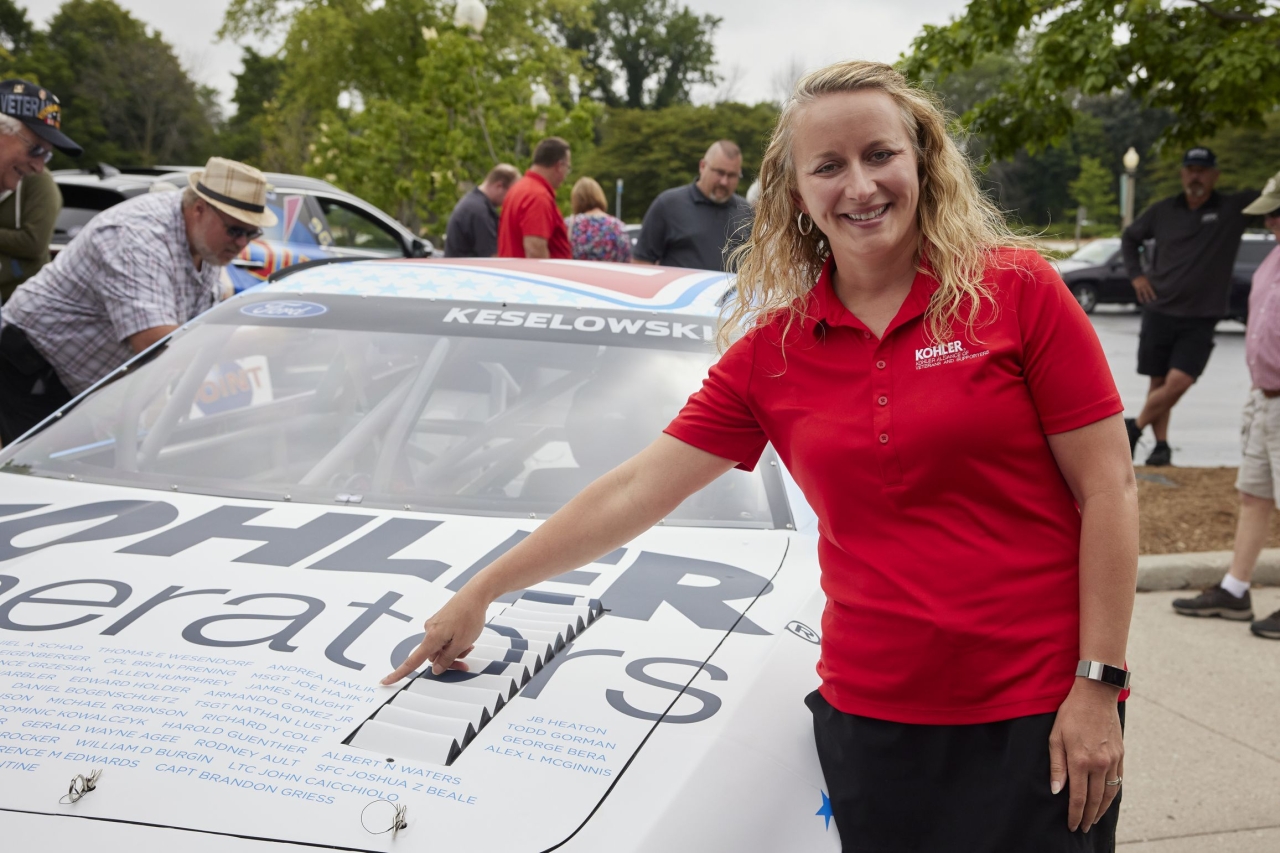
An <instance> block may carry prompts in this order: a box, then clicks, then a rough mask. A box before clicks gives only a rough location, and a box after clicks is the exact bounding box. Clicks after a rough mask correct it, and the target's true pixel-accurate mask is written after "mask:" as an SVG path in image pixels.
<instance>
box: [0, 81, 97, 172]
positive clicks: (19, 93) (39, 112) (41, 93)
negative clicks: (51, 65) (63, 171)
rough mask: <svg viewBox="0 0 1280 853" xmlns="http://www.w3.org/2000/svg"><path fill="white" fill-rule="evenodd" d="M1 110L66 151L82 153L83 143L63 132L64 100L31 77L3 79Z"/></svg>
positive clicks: (74, 154)
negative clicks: (30, 78) (32, 81)
mask: <svg viewBox="0 0 1280 853" xmlns="http://www.w3.org/2000/svg"><path fill="white" fill-rule="evenodd" d="M0 113H4V114H5V115H7V116H9V117H10V118H15V119H17V120H18V121H20V122H22V123H23V124H25V125H26V126H27V128H28V129H29V130H30V131H31V132H32V133H34V134H35V135H36V136H38V137H40V138H41V139H42V140H44V141H45V142H47V143H49V144H50V145H52V146H53V147H54V148H57V149H58V150H59V151H61V152H62V153H63V154H70V155H71V156H72V157H79V156H80V155H81V154H83V153H84V149H82V148H81V147H80V146H79V145H76V144H75V143H74V142H72V141H71V138H70V137H68V136H67V135H66V134H65V133H63V132H62V104H61V103H60V102H59V101H58V96H57V95H55V94H53V92H50V91H49V90H48V89H46V88H44V87H43V86H38V85H36V84H35V83H31V82H29V81H27V80H4V81H2V82H0Z"/></svg>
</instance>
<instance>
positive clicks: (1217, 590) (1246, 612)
mask: <svg viewBox="0 0 1280 853" xmlns="http://www.w3.org/2000/svg"><path fill="white" fill-rule="evenodd" d="M1173 609H1174V610H1175V611H1176V612H1177V613H1179V614H1181V615H1183V616H1221V617H1222V618H1223V619H1235V620H1237V621H1239V622H1245V621H1248V620H1250V619H1252V618H1253V601H1252V599H1250V598H1249V592H1248V591H1247V590H1246V591H1245V594H1244V595H1243V596H1241V597H1240V598H1236V597H1235V596H1234V595H1232V594H1231V593H1229V592H1227V591H1226V590H1225V589H1223V588H1222V587H1220V586H1211V587H1209V588H1208V589H1206V590H1205V591H1204V592H1202V593H1200V594H1199V595H1197V596H1196V597H1195V598H1175V599H1174V600H1173ZM1277 615H1280V614H1277Z"/></svg>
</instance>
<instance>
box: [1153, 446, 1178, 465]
mask: <svg viewBox="0 0 1280 853" xmlns="http://www.w3.org/2000/svg"><path fill="white" fill-rule="evenodd" d="M1172 461H1173V451H1172V450H1170V449H1169V443H1168V442H1167V441H1157V442H1156V447H1155V449H1154V450H1152V451H1151V455H1150V456H1148V457H1147V464H1148V465H1155V466H1161V465H1168V464H1169V463H1170V462H1172Z"/></svg>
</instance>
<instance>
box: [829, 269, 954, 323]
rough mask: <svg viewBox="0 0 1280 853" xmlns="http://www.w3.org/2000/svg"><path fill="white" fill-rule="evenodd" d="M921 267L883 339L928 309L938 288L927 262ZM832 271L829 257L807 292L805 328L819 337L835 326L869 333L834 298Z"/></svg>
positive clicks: (837, 298)
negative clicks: (823, 329)
mask: <svg viewBox="0 0 1280 853" xmlns="http://www.w3.org/2000/svg"><path fill="white" fill-rule="evenodd" d="M920 265H921V267H922V268H923V269H921V270H918V271H917V272H916V277H915V279H914V280H913V281H912V282H911V292H910V293H908V294H907V298H906V299H904V300H903V302H902V307H901V308H899V309H898V313H897V315H895V316H894V318H893V320H892V322H890V323H889V326H888V328H886V329H885V331H884V336H883V337H884V338H887V337H889V335H891V334H892V333H893V332H894V331H895V330H896V329H898V328H900V327H901V326H905V325H906V324H907V323H909V322H911V321H912V320H914V319H915V318H916V317H920V316H922V315H923V314H924V312H925V311H926V310H928V308H929V300H930V299H931V298H932V297H933V292H934V291H935V290H937V289H938V287H939V285H938V281H937V279H935V278H934V277H933V274H932V271H931V270H930V268H929V264H928V262H927V261H924V260H922V261H921V263H920ZM834 271H835V258H834V257H832V256H828V257H827V261H826V263H824V264H823V265H822V272H821V273H819V274H818V281H817V282H816V283H815V284H814V286H813V289H812V290H811V291H809V296H810V300H809V305H808V310H807V311H806V316H805V326H806V327H807V328H808V329H809V330H810V331H811V332H812V333H814V334H818V332H819V330H820V329H822V328H823V327H827V328H830V327H835V326H848V327H850V328H853V329H858V330H860V331H864V332H865V331H868V329H867V327H866V324H864V323H863V322H862V321H861V320H859V319H858V318H857V317H855V316H853V315H852V314H850V313H849V309H848V308H845V307H844V303H843V302H841V301H840V298H839V297H838V296H836V290H835V282H834V281H833V280H832V273H833V272H834Z"/></svg>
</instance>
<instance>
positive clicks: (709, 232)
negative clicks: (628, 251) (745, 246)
mask: <svg viewBox="0 0 1280 853" xmlns="http://www.w3.org/2000/svg"><path fill="white" fill-rule="evenodd" d="M741 179H742V149H740V148H739V147H738V146H737V145H736V144H734V143H732V142H730V141H729V140H727V139H721V140H720V141H719V142H715V143H713V144H712V145H711V147H710V148H708V149H707V155H706V156H705V157H703V158H702V161H701V162H700V163H698V180H696V181H694V182H693V183H692V184H689V185H687V186H683V187H676V188H675V189H670V190H667V191H666V192H664V193H662V195H660V196H658V197H657V198H656V199H654V200H653V204H651V205H649V212H648V213H646V214H645V215H644V225H643V226H642V227H641V229H640V242H639V243H637V244H636V248H635V251H634V253H633V254H634V258H635V262H636V263H641V264H662V265H664V266H669V267H689V268H690V269H698V270H723V269H724V268H725V262H726V260H727V259H728V253H729V252H730V251H732V250H733V248H734V247H736V246H737V245H738V244H740V243H742V242H743V241H745V240H746V239H747V237H748V236H749V235H750V233H751V217H752V211H751V205H750V204H748V203H747V200H746V199H745V198H743V197H742V196H740V195H737V194H736V193H735V192H734V191H735V190H736V189H737V188H738V181H740V180H741Z"/></svg>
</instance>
